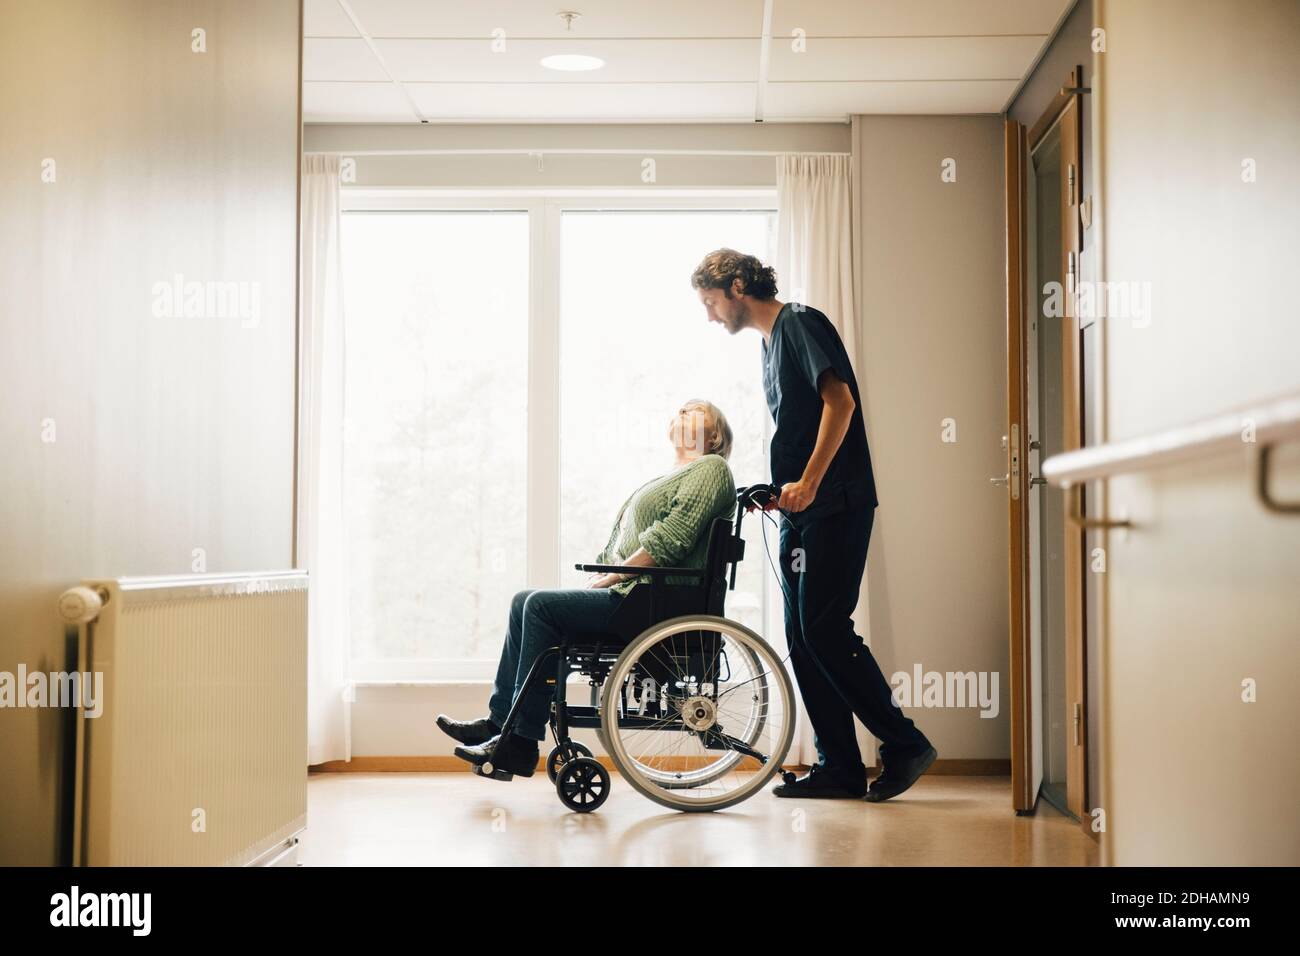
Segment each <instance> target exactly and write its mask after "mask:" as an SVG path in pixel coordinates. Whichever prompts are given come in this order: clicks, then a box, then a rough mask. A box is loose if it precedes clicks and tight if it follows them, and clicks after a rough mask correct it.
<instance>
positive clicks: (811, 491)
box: [780, 478, 817, 514]
mask: <svg viewBox="0 0 1300 956" xmlns="http://www.w3.org/2000/svg"><path fill="white" fill-rule="evenodd" d="M816 497H817V486H816V485H814V484H812V483H811V482H810V481H808V479H806V478H800V479H799V480H798V481H791V482H787V483H786V484H784V485H782V486H781V498H780V505H781V510H782V511H789V512H791V513H794V514H797V513H798V512H800V511H803V510H804V509H805V508H807V507H808V506H809V505H810V504H812V503H813V499H814V498H816Z"/></svg>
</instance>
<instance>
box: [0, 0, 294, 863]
mask: <svg viewBox="0 0 1300 956" xmlns="http://www.w3.org/2000/svg"><path fill="white" fill-rule="evenodd" d="M0 22H3V24H4V26H3V29H2V30H0V129H2V130H3V134H0V196H3V197H4V198H3V201H2V202H0V289H2V290H3V295H0V329H3V335H4V346H3V348H0V382H3V388H4V402H3V403H2V404H0V447H2V448H3V451H0V529H3V530H2V532H0V582H3V583H2V584H0V671H8V672H10V673H14V672H16V670H17V668H18V666H19V665H20V664H24V665H26V667H27V668H28V670H29V671H35V670H42V671H49V670H65V669H70V668H71V667H73V666H75V660H74V655H75V650H76V645H75V642H73V643H72V644H71V645H70V646H69V643H68V638H69V635H68V634H67V633H65V628H64V626H63V623H62V620H61V618H60V617H59V614H58V611H57V599H58V595H59V593H60V592H61V591H62V590H63V589H64V588H66V587H68V586H69V585H71V584H75V583H77V582H78V581H79V580H80V579H81V578H83V577H87V576H96V577H106V576H117V575H127V574H172V573H184V572H189V571H190V570H191V568H192V566H193V565H192V562H193V560H194V558H193V551H194V549H196V548H202V549H204V551H205V553H206V561H207V569H208V570H210V571H247V570H259V569H269V568H284V567H288V566H289V565H290V563H291V560H292V555H291V535H292V530H293V517H292V508H293V450H294V421H293V411H294V329H295V324H296V323H295V313H294V309H295V304H294V300H295V286H296V261H295V259H296V252H295V248H296V236H297V212H296V208H297V200H296V190H297V175H298V165H299V163H298V152H297V150H298V45H299V33H300V28H299V4H298V2H297V0H273V2H271V0H267V2H260V3H257V4H237V5H230V4H225V3H221V2H218V0H193V2H189V3H185V4H175V3H170V2H167V0H133V2H126V0H122V2H112V3H109V2H101V0H81V2H76V0H65V2H58V3H39V4H36V3H21V2H7V0H6V2H4V3H3V9H2V10H0ZM196 27H200V28H203V29H205V30H206V31H207V52H206V53H194V52H191V30H192V29H194V28H196ZM47 159H49V160H53V161H54V164H55V165H54V166H53V172H54V179H53V181H52V182H43V181H42V169H43V164H44V161H45V160H47ZM47 168H48V167H47ZM177 273H179V274H181V275H183V276H184V277H185V280H186V281H197V282H227V281H229V282H243V283H247V284H248V285H246V286H245V289H246V290H247V291H248V292H249V294H250V298H249V299H248V300H247V301H248V303H249V305H250V306H251V303H252V301H253V300H252V298H251V294H252V292H253V290H254V287H256V290H257V293H258V295H259V299H258V304H259V306H260V308H259V311H258V314H257V320H256V322H255V323H254V322H253V312H252V310H251V308H250V309H249V310H248V312H247V313H246V318H245V317H243V316H240V315H239V314H238V313H234V314H233V317H216V316H213V317H207V318H169V317H159V316H157V315H155V314H154V311H153V306H154V299H155V296H154V288H153V287H154V283H157V282H162V283H168V282H171V281H172V280H173V277H174V276H175V275H176V274H177ZM50 439H53V440H50ZM112 706H113V702H112V701H111V700H109V701H106V702H105V707H112ZM70 713H71V712H70V711H68V710H55V709H42V710H32V709H26V708H24V709H10V708H4V709H0V768H2V770H0V818H3V825H0V864H10V865H12V864H35V865H51V864H54V863H57V862H59V861H60V856H61V853H62V851H64V850H65V849H66V847H67V835H68V834H67V831H66V827H65V823H66V812H67V808H66V806H65V805H63V804H62V802H61V798H62V797H63V795H65V794H66V793H68V792H69V791H68V790H67V787H66V784H67V782H68V774H69V773H70V766H69V764H68V759H69V756H70V751H69V748H68V747H67V746H66V740H65V737H64V734H65V732H66V730H67V729H68V726H69V720H68V718H69V714H70Z"/></svg>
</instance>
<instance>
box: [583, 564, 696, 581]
mask: <svg viewBox="0 0 1300 956" xmlns="http://www.w3.org/2000/svg"><path fill="white" fill-rule="evenodd" d="M574 568H576V569H577V570H579V571H587V572H594V573H596V574H635V575H638V576H639V575H642V574H650V575H657V576H660V577H667V576H668V575H674V576H676V575H684V576H689V577H695V578H702V577H704V569H703V568H660V567H656V566H650V567H645V568H642V567H634V566H632V565H627V564H575V565H574Z"/></svg>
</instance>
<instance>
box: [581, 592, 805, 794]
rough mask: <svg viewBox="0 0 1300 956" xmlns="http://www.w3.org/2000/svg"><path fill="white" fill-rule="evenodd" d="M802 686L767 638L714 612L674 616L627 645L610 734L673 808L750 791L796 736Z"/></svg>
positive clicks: (611, 742)
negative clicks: (798, 692) (796, 684)
mask: <svg viewBox="0 0 1300 956" xmlns="http://www.w3.org/2000/svg"><path fill="white" fill-rule="evenodd" d="M794 717H795V702H794V688H793V686H792V685H791V683H790V677H789V675H788V674H787V673H786V670H785V667H784V666H783V665H782V663H781V659H780V657H779V656H778V655H777V653H776V652H775V651H774V650H772V648H771V647H770V646H769V645H768V644H767V642H766V641H764V640H763V639H762V638H761V637H759V636H758V635H757V634H755V633H754V632H753V631H751V630H749V629H748V628H747V627H744V626H743V625H741V624H737V623H736V622H735V621H730V620H727V619H726V618H722V617H715V616H712V615H689V616H686V617H678V618H673V619H672V620H669V621H664V622H663V623H662V624H657V625H655V626H654V627H652V628H649V629H648V630H646V631H645V632H643V633H642V634H640V635H639V636H637V637H636V638H635V639H633V641H632V642H631V643H630V644H628V645H627V647H626V648H625V649H624V650H623V653H622V654H620V655H619V658H618V660H617V661H615V663H614V666H613V669H612V670H611V671H610V673H609V676H608V678H607V679H606V681H605V688H604V694H603V697H602V702H601V729H602V731H603V734H602V737H603V738H604V740H605V742H606V747H607V749H608V751H609V754H610V757H612V758H613V760H614V764H615V766H616V767H617V768H618V769H619V771H620V772H621V773H622V774H623V775H624V777H626V778H627V781H628V783H630V784H631V785H632V786H633V787H634V788H635V789H637V790H639V791H640V792H641V793H642V794H643V795H644V796H647V797H649V798H650V799H651V800H654V801H655V802H656V803H659V804H662V805H663V806H666V807H671V808H672V809H674V810H684V811H705V810H721V809H723V808H725V807H730V806H733V805H735V804H737V803H740V802H741V801H742V800H745V799H747V798H748V797H750V796H752V795H753V794H754V793H756V792H757V791H758V790H760V789H762V787H763V785H764V784H765V783H767V781H768V780H769V779H771V777H772V775H773V774H775V773H776V772H777V771H778V770H779V769H780V766H781V763H782V762H783V761H784V760H785V756H786V753H787V752H788V751H789V749H790V742H791V740H792V739H793V738H794Z"/></svg>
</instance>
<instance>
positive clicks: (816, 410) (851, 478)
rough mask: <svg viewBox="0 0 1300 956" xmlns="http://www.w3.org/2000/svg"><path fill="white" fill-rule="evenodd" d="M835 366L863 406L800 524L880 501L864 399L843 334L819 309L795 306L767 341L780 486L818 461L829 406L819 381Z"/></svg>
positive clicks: (767, 383) (766, 372)
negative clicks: (824, 415) (825, 410)
mask: <svg viewBox="0 0 1300 956" xmlns="http://www.w3.org/2000/svg"><path fill="white" fill-rule="evenodd" d="M827 369H831V370H833V371H834V372H835V374H836V375H838V376H839V377H840V378H841V379H843V380H844V382H846V383H847V384H848V386H849V390H850V391H851V392H852V393H853V401H854V403H855V405H856V407H855V408H854V409H853V419H852V421H850V422H849V430H848V432H847V433H846V434H845V436H844V441H843V442H842V443H841V444H840V447H839V451H837V452H836V453H835V457H834V458H833V459H831V464H830V467H829V468H828V469H827V470H826V476H825V477H824V478H823V479H822V483H821V486H820V488H819V489H818V491H817V497H816V499H814V501H813V503H812V505H810V506H809V507H808V508H807V509H806V510H805V511H802V512H800V513H799V514H797V515H795V516H793V517H792V518H791V520H793V521H795V523H796V524H804V523H806V522H807V521H813V520H817V519H819V518H821V517H825V516H829V515H832V514H836V513H838V512H841V511H844V510H846V509H850V508H863V507H867V508H874V507H876V505H878V504H879V500H878V499H877V498H876V479H875V475H873V474H872V471H871V451H870V449H869V448H868V447H867V429H866V425H865V424H863V420H862V398H861V397H860V396H859V394H858V381H857V378H856V377H855V376H854V375H853V366H852V365H850V364H849V356H848V353H847V352H846V351H845V350H844V343H843V341H841V340H840V334H839V333H838V332H836V331H835V326H833V325H831V322H830V319H828V318H826V316H825V315H824V314H822V313H821V312H819V311H817V310H816V309H814V308H812V307H811V306H807V305H801V304H797V303H793V302H787V303H786V304H785V305H784V306H782V307H781V311H780V313H779V314H778V315H777V317H776V324H775V325H774V326H773V327H772V337H771V340H770V341H765V342H764V343H763V390H764V391H765V392H766V393H767V408H768V411H770V412H771V413H772V419H773V420H774V421H775V422H776V431H775V433H774V434H773V435H772V458H771V460H772V481H773V483H774V484H776V485H777V486H778V487H779V486H780V485H783V484H785V483H786V482H790V481H798V480H799V479H800V477H802V476H803V470H804V466H805V465H807V464H808V459H809V458H810V457H812V453H813V448H814V446H816V444H817V429H818V426H819V425H820V424H821V420H822V406H823V402H822V397H821V393H820V392H819V391H818V389H817V380H818V379H819V378H820V377H821V374H822V372H824V371H826V370H827Z"/></svg>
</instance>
